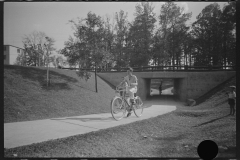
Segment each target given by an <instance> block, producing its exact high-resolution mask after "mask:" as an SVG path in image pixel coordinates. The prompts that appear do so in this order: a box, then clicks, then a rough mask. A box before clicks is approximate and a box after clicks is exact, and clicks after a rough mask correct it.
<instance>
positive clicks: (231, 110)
mask: <svg viewBox="0 0 240 160" xmlns="http://www.w3.org/2000/svg"><path fill="white" fill-rule="evenodd" d="M232 114H233V105H232V104H231V105H230V115H232Z"/></svg>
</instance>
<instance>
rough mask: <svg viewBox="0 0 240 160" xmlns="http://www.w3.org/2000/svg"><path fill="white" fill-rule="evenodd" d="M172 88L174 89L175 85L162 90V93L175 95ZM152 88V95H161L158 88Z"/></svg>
mask: <svg viewBox="0 0 240 160" xmlns="http://www.w3.org/2000/svg"><path fill="white" fill-rule="evenodd" d="M172 89H173V87H169V88H166V89H164V90H162V95H164V94H165V95H173V93H172ZM151 90H152V92H151V95H159V90H158V89H154V88H152V89H151Z"/></svg>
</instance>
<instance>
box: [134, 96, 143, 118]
mask: <svg viewBox="0 0 240 160" xmlns="http://www.w3.org/2000/svg"><path fill="white" fill-rule="evenodd" d="M133 111H134V114H135V115H136V116H137V117H141V115H142V113H143V102H142V100H141V98H140V97H139V96H137V97H136V104H135V105H134V106H133Z"/></svg>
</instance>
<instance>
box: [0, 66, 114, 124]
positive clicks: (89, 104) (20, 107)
mask: <svg viewBox="0 0 240 160" xmlns="http://www.w3.org/2000/svg"><path fill="white" fill-rule="evenodd" d="M49 73H50V80H51V83H50V86H49V87H47V86H46V68H44V67H22V66H10V65H4V123H8V122H20V121H30V120H39V119H47V118H57V117H66V116H78V115H86V114H94V113H107V112H110V106H109V105H110V100H111V98H112V97H113V95H114V90H113V89H112V88H111V87H110V86H109V85H107V84H106V83H105V82H104V81H103V80H102V79H100V78H99V77H98V78H97V81H98V93H96V92H95V76H94V74H92V76H91V78H90V79H89V80H88V81H85V79H80V78H79V77H78V76H77V75H76V73H75V71H70V70H60V69H54V68H51V69H50V72H49Z"/></svg>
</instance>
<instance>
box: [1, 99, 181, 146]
mask: <svg viewBox="0 0 240 160" xmlns="http://www.w3.org/2000/svg"><path fill="white" fill-rule="evenodd" d="M145 104H146V106H147V107H148V108H145V109H144V111H143V115H142V116H141V117H140V118H137V117H136V116H135V115H134V113H133V114H132V115H131V116H130V117H128V118H123V119H122V120H120V121H116V120H114V119H113V118H112V115H111V113H103V114H92V115H84V116H75V117H64V118H52V119H45V120H37V121H26V122H16V123H5V124H4V148H14V147H18V146H24V145H29V144H33V143H38V142H43V141H48V140H51V139H57V138H64V137H69V136H73V135H78V134H84V133H88V132H92V131H98V130H100V129H106V128H110V127H114V126H119V125H124V124H127V123H131V122H134V121H138V120H143V119H147V118H151V117H156V116H158V115H162V114H165V113H168V112H171V111H174V110H175V109H176V107H177V105H182V104H180V103H179V102H174V101H172V100H170V101H169V100H165V101H164V100H161V101H159V100H158V101H156V100H155V101H151V102H145Z"/></svg>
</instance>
